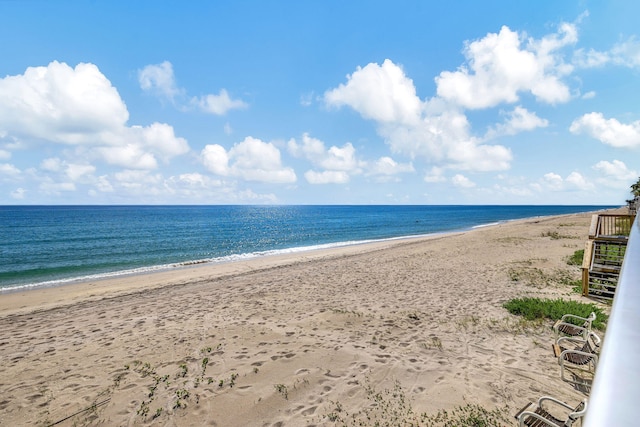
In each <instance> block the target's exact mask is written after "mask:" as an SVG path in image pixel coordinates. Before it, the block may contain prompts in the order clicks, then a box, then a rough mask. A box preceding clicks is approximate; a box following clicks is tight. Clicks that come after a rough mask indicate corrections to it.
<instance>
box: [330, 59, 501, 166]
mask: <svg viewBox="0 0 640 427" xmlns="http://www.w3.org/2000/svg"><path fill="white" fill-rule="evenodd" d="M325 102H326V103H327V104H328V105H330V106H342V105H346V106H349V107H350V108H352V109H354V110H355V111H357V112H358V113H360V114H361V115H362V117H364V118H366V119H372V120H374V121H376V123H377V124H378V129H377V131H378V133H379V134H380V135H381V136H382V137H383V138H384V139H385V141H386V143H387V144H389V146H390V147H391V149H392V151H394V152H396V153H400V154H404V155H407V156H409V157H411V158H416V157H421V158H424V159H425V160H426V161H427V162H430V163H436V164H444V165H448V166H451V167H456V168H460V169H463V170H478V171H489V170H504V169H508V168H509V167H510V162H511V159H512V155H511V151H510V150H509V149H507V148H505V147H503V146H500V145H487V144H482V143H481V141H480V140H479V139H478V138H475V137H473V136H472V135H470V125H469V122H468V120H467V117H466V116H465V115H464V114H463V113H462V112H461V111H460V110H458V109H457V108H452V107H451V105H450V104H447V103H446V102H443V101H442V100H440V99H433V100H430V101H429V102H421V101H420V99H419V98H418V97H417V96H416V90H415V87H414V86H413V82H412V80H411V79H409V78H408V77H406V76H405V74H404V72H403V70H402V69H401V68H400V67H399V66H397V65H395V64H394V63H393V62H391V61H390V60H385V62H384V63H383V65H382V66H380V65H378V64H368V65H367V66H365V67H364V68H358V69H357V70H356V72H354V73H353V74H352V75H351V76H348V82H347V83H346V84H342V85H339V86H338V87H337V88H335V89H332V90H329V91H327V92H326V93H325Z"/></svg>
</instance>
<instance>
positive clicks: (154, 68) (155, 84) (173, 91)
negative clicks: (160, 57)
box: [138, 61, 182, 101]
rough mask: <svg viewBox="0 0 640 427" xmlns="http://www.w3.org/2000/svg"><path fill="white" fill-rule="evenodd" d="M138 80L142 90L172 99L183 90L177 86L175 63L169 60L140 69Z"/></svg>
mask: <svg viewBox="0 0 640 427" xmlns="http://www.w3.org/2000/svg"><path fill="white" fill-rule="evenodd" d="M138 82H139V83H140V87H141V88H142V90H145V91H149V92H154V93H156V94H157V95H160V96H162V97H165V98H167V99H169V100H171V101H173V100H174V98H175V97H176V96H177V95H179V94H180V93H181V92H182V90H181V89H178V87H177V86H176V81H175V77H174V75H173V65H172V64H171V62H169V61H164V62H163V63H161V64H152V65H147V66H145V67H144V68H142V69H141V70H138Z"/></svg>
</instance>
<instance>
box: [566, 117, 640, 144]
mask: <svg viewBox="0 0 640 427" xmlns="http://www.w3.org/2000/svg"><path fill="white" fill-rule="evenodd" d="M569 131H570V132H571V133H574V134H577V135H579V134H587V135H589V136H590V137H592V138H595V139H597V140H599V141H600V142H603V143H605V144H607V145H611V146H612V147H618V148H634V147H640V120H637V121H635V122H632V123H629V124H624V123H620V122H619V121H618V120H617V119H605V117H604V115H603V114H602V113H595V112H593V113H588V114H585V115H583V116H582V117H580V118H579V119H576V120H574V121H573V123H571V126H570V127H569Z"/></svg>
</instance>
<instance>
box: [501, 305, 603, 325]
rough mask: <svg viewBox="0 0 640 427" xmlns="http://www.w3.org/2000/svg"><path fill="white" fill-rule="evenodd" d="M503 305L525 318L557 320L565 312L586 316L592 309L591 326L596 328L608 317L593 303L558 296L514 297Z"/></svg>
mask: <svg viewBox="0 0 640 427" xmlns="http://www.w3.org/2000/svg"><path fill="white" fill-rule="evenodd" d="M503 307H504V308H506V309H507V310H508V311H509V313H511V314H516V315H519V316H523V317H524V318H525V319H527V320H535V319H544V318H547V319H551V320H558V319H560V318H561V317H562V316H564V315H565V314H573V315H576V316H580V317H587V316H589V314H590V313H591V312H592V311H593V312H595V313H596V320H594V321H593V327H594V328H596V329H603V328H604V326H605V323H606V322H607V319H608V316H607V315H606V314H605V313H603V312H602V310H601V309H600V308H599V307H596V306H595V305H594V304H585V303H582V302H577V301H567V300H563V299H560V298H558V299H555V300H551V299H540V298H516V299H512V300H511V301H507V302H506V303H504V305H503ZM576 323H579V322H576Z"/></svg>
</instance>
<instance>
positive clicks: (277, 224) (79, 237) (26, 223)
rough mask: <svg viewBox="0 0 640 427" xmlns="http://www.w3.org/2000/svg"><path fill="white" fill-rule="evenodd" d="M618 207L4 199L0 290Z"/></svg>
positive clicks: (0, 224) (0, 229)
mask: <svg viewBox="0 0 640 427" xmlns="http://www.w3.org/2000/svg"><path fill="white" fill-rule="evenodd" d="M613 207H615V206H395V205H394V206H0V292H7V291H14V290H20V289H28V288H36V287H44V286H56V285H60V284H66V283H72V282H77V281H87V280H95V279H101V278H106V277H113V276H117V275H125V274H136V273H144V272H150V271H157V270H163V269H171V268H180V267H184V266H186V265H191V264H196V263H221V262H230V261H235V260H241V259H248V258H253V257H259V256H267V255H272V254H279V253H288V252H299V251H305V250H311V249H319V248H330V247H337V246H344V245H352V244H358V243H365V242H371V241H380V240H386V239H397V238H402V237H409V236H422V235H430V234H435V233H446V232H453V231H459V230H468V229H471V228H473V227H479V226H484V225H489V224H494V223H499V222H503V221H509V220H514V219H521V218H532V217H540V216H549V215H562V214H570V213H577V212H589V211H597V210H601V209H607V208H613Z"/></svg>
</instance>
